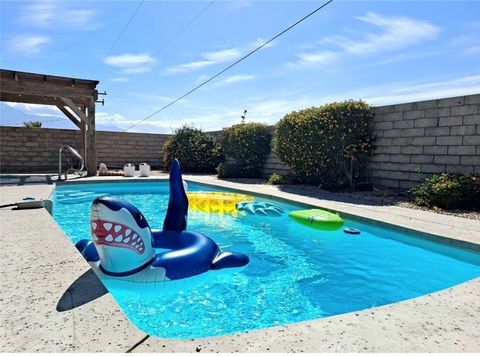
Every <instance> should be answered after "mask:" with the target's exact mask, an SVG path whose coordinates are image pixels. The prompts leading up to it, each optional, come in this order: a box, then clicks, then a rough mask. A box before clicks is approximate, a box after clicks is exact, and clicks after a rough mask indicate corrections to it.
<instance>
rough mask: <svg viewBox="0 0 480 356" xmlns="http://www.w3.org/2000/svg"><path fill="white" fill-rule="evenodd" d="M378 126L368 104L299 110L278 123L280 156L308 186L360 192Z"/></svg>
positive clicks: (348, 103)
mask: <svg viewBox="0 0 480 356" xmlns="http://www.w3.org/2000/svg"><path fill="white" fill-rule="evenodd" d="M372 123H373V113H372V111H371V109H370V107H369V106H368V105H367V104H366V103H364V102H363V101H353V100H349V101H344V102H340V103H332V104H326V105H323V106H320V107H312V108H309V109H305V110H301V111H294V112H291V113H289V114H287V115H285V116H284V117H283V119H281V120H280V121H279V122H278V123H277V125H276V128H275V135H274V152H275V153H276V155H277V157H278V158H279V159H280V160H281V161H283V162H284V163H285V164H286V165H287V166H288V167H290V169H292V171H293V172H294V173H295V174H296V179H298V180H300V181H301V182H303V183H313V184H321V185H322V186H323V187H325V188H330V189H338V188H344V187H350V188H354V187H355V185H356V183H358V182H359V180H360V179H362V178H364V177H365V171H366V166H367V164H368V161H369V159H370V156H371V154H372V152H373V149H374V147H373V141H374V136H373V134H372V131H373V128H372V126H373V125H372Z"/></svg>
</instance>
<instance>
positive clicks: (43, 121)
mask: <svg viewBox="0 0 480 356" xmlns="http://www.w3.org/2000/svg"><path fill="white" fill-rule="evenodd" d="M66 119H67V118H66V117H62V118H58V119H48V120H23V121H17V122H15V123H9V124H7V123H2V125H5V126H16V125H22V124H23V123H25V122H30V121H36V122H40V123H42V124H44V123H46V122H54V121H63V120H66Z"/></svg>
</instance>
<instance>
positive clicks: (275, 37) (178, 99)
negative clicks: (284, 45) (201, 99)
mask: <svg viewBox="0 0 480 356" xmlns="http://www.w3.org/2000/svg"><path fill="white" fill-rule="evenodd" d="M332 1H333V0H328V1H327V2H325V3H324V4H322V5H321V6H319V7H317V8H316V9H315V10H313V11H312V12H310V13H309V14H307V15H305V16H304V17H302V18H301V19H300V20H298V21H297V22H295V23H294V24H292V25H290V26H288V27H287V28H286V29H284V30H283V31H281V32H279V33H278V34H276V35H275V36H273V37H272V38H270V39H269V40H268V41H266V42H264V43H262V44H261V45H260V46H258V47H257V48H255V49H254V50H252V51H250V52H249V53H247V54H246V55H244V56H243V57H242V58H240V59H238V60H236V61H235V62H233V63H232V64H230V65H229V66H228V67H226V68H224V69H222V70H221V71H220V72H218V73H217V74H215V75H213V76H212V77H210V78H208V79H207V80H205V81H203V82H201V83H200V84H198V85H197V86H196V87H194V88H193V89H190V90H189V91H188V92H186V93H185V94H183V95H182V96H180V97H178V98H177V99H175V100H173V101H171V102H170V103H168V104H167V105H165V106H164V107H162V108H161V109H159V110H157V111H155V112H154V113H152V114H150V115H148V116H147V117H145V118H143V119H142V120H140V121H138V122H136V123H135V124H133V125H130V126H129V127H127V128H126V129H124V131H127V130H130V129H131V128H133V127H135V126H137V125H139V124H141V123H142V122H144V121H146V120H148V119H150V118H151V117H153V116H155V115H157V114H158V113H160V112H162V111H163V110H165V109H167V108H169V107H170V106H172V105H174V104H175V103H177V102H179V101H180V100H182V99H183V98H185V97H186V96H188V95H190V94H192V93H193V92H195V91H197V90H198V89H200V88H201V87H203V86H204V85H206V84H207V83H209V82H211V81H212V80H214V79H215V78H217V77H218V76H220V75H222V74H223V73H225V72H226V71H227V70H229V69H231V68H233V67H234V66H236V65H237V64H238V63H240V62H242V61H244V60H245V59H247V58H248V57H250V56H251V55H252V54H254V53H255V52H257V51H259V50H260V49H262V48H263V47H265V46H266V45H268V44H269V43H270V42H272V41H274V40H276V39H277V38H278V37H280V36H282V35H283V34H284V33H286V32H288V31H289V30H291V29H292V28H294V27H295V26H297V25H298V24H300V23H301V22H303V21H305V20H306V19H308V18H309V17H310V16H312V15H314V14H315V13H317V12H318V11H320V10H322V9H323V8H324V7H325V6H327V5H328V4H330V3H331V2H332Z"/></svg>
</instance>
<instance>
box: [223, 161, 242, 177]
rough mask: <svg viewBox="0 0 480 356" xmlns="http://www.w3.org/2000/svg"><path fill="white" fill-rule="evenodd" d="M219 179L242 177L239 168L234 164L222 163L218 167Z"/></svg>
mask: <svg viewBox="0 0 480 356" xmlns="http://www.w3.org/2000/svg"><path fill="white" fill-rule="evenodd" d="M217 173H218V178H235V177H240V176H241V175H240V172H239V169H238V167H237V166H235V165H233V164H226V163H220V164H219V165H218V167H217Z"/></svg>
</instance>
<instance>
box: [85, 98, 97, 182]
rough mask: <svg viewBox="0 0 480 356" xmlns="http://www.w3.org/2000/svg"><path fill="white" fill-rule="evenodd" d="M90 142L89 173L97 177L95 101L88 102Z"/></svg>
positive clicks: (88, 151) (88, 144)
mask: <svg viewBox="0 0 480 356" xmlns="http://www.w3.org/2000/svg"><path fill="white" fill-rule="evenodd" d="M87 122H88V140H87V173H88V175H97V149H96V147H95V101H94V100H90V101H89V102H88V111H87Z"/></svg>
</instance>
